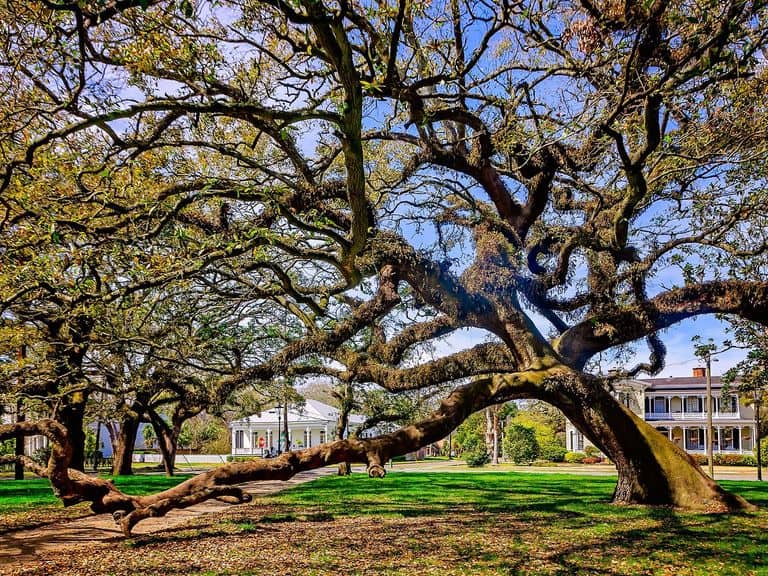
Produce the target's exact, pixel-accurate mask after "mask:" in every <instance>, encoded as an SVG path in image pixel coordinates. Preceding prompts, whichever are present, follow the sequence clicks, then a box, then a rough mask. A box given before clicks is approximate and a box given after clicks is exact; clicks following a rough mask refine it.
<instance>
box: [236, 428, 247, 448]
mask: <svg viewBox="0 0 768 576" xmlns="http://www.w3.org/2000/svg"><path fill="white" fill-rule="evenodd" d="M244 439H245V432H244V431H243V430H235V448H242V447H243V444H244Z"/></svg>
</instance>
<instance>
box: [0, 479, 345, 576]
mask: <svg viewBox="0 0 768 576" xmlns="http://www.w3.org/2000/svg"><path fill="white" fill-rule="evenodd" d="M335 472H336V468H335V467H329V468H320V469H318V470H310V471H308V472H302V473H300V474H297V475H296V476H294V477H293V478H291V479H290V480H288V481H285V482H283V481H282V480H269V481H264V482H249V483H246V484H242V488H244V489H245V491H246V492H248V493H249V494H252V495H254V496H259V495H263V494H270V493H272V492H278V491H280V490H284V489H285V488H288V487H290V486H293V485H295V484H301V483H302V482H308V481H310V480H313V479H315V478H317V477H318V476H323V475H325V474H331V473H335ZM231 507H232V505H231V504H225V503H223V502H219V501H218V500H207V501H205V502H202V503H200V504H197V505H195V506H190V507H189V508H185V509H182V510H172V511H171V512H169V513H168V514H167V515H166V516H164V517H162V518H147V519H146V520H144V521H142V522H139V524H137V525H136V527H135V528H134V529H133V533H134V534H150V533H152V532H158V531H160V530H166V529H168V528H173V527H175V526H178V525H180V524H183V523H185V522H187V521H189V520H191V519H193V518H197V517H198V516H201V515H203V514H210V513H211V512H220V511H223V510H226V509H228V508H231ZM122 536H123V533H122V532H121V531H120V529H119V528H118V527H117V525H116V524H115V522H114V521H113V520H112V515H111V514H99V515H94V516H86V517H85V518H78V519H76V520H71V521H68V522H59V523H56V524H49V525H47V526H42V527H40V528H36V529H34V530H21V531H19V532H10V533H7V534H3V535H2V536H0V574H2V573H3V572H4V568H18V567H20V566H21V565H23V564H28V563H32V562H35V561H37V560H38V555H39V554H42V553H46V552H57V551H58V552H61V551H63V550H66V549H69V548H72V547H76V546H77V545H79V544H84V543H89V544H90V543H94V542H105V541H107V540H112V539H115V538H122Z"/></svg>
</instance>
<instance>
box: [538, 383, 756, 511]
mask: <svg viewBox="0 0 768 576" xmlns="http://www.w3.org/2000/svg"><path fill="white" fill-rule="evenodd" d="M542 388H544V389H546V390H547V392H546V393H545V394H544V395H543V396H542V397H541V399H542V400H546V401H548V402H550V403H551V404H553V405H555V406H557V407H558V408H560V409H561V410H562V411H563V413H564V414H565V415H566V417H567V418H568V419H569V420H570V421H571V422H572V423H573V424H574V426H576V428H578V429H579V430H580V431H581V432H582V433H583V434H584V435H585V436H587V438H589V439H590V441H591V442H592V443H593V444H595V446H597V447H598V448H600V450H602V451H603V453H605V454H606V455H607V456H608V457H609V458H610V459H611V460H612V461H613V462H614V463H615V465H616V469H617V471H618V474H619V478H618V482H617V485H616V490H615V492H614V496H613V500H614V502H616V503H628V504H655V505H660V504H662V505H672V506H679V507H683V508H687V509H694V510H705V511H726V510H733V509H739V508H744V507H747V506H749V505H748V504H747V503H746V502H745V501H744V500H743V499H741V498H739V497H737V496H735V495H733V494H730V493H729V492H726V491H725V490H723V489H722V488H721V487H720V486H718V485H717V484H716V483H715V482H714V481H713V480H712V479H710V478H709V477H707V476H706V475H705V474H704V472H703V471H702V470H701V468H700V467H699V466H698V464H697V463H696V462H695V460H694V459H693V458H691V456H689V455H688V454H687V453H686V452H684V451H683V450H682V449H680V448H679V447H678V446H676V445H674V444H673V443H672V442H670V441H669V440H668V439H667V438H665V437H664V436H663V435H662V434H661V433H659V432H658V431H657V430H656V429H654V428H653V427H652V426H650V425H649V424H647V423H646V422H644V421H643V420H641V419H640V418H639V417H638V416H636V415H635V414H634V413H632V412H631V411H629V410H628V409H627V408H625V407H624V406H622V405H621V404H620V403H619V402H617V401H616V400H615V399H614V398H613V397H612V396H611V394H610V393H609V391H608V390H607V389H606V387H605V385H604V383H603V382H602V381H601V380H600V379H598V378H593V377H590V376H585V375H577V374H575V373H573V374H571V375H570V376H567V377H561V378H559V379H558V381H557V384H556V385H554V386H544V387H542Z"/></svg>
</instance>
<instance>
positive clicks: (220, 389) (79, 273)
mask: <svg viewBox="0 0 768 576" xmlns="http://www.w3.org/2000/svg"><path fill="white" fill-rule="evenodd" d="M766 12H767V10H766V5H765V4H764V3H763V2H758V1H740V0H739V1H736V0H734V1H728V2H714V1H702V2H695V3H671V2H667V1H664V0H656V1H652V2H644V3H626V2H617V1H614V0H600V1H592V0H589V1H588V0H583V1H580V2H545V1H531V2H529V1H522V2H508V1H503V2H486V1H484V0H480V1H478V2H474V1H473V2H467V1H465V0H441V1H418V0H382V1H378V0H377V1H376V2H349V1H347V0H338V1H336V2H323V1H320V0H297V1H295V2H284V1H283V0H264V1H261V2H259V1H251V0H232V1H226V0H219V1H217V2H197V3H193V2H187V1H185V2H181V3H177V2H170V1H163V0H149V1H148V0H143V1H139V0H136V1H132V0H121V1H116V2H101V1H93V2H58V1H48V0H45V1H40V2H35V1H32V2H15V1H10V0H9V1H6V2H2V4H0V22H2V28H1V29H0V34H2V40H3V41H2V43H0V68H1V69H2V74H1V75H0V92H2V94H3V100H2V104H1V108H0V114H1V118H2V121H1V124H0V157H2V163H3V165H2V169H0V214H1V218H0V245H1V247H0V259H1V264H2V269H1V271H0V302H2V310H3V315H2V318H3V327H2V329H3V331H4V335H5V336H6V338H5V341H6V345H7V347H8V349H12V348H13V346H20V345H22V344H28V345H29V346H37V347H38V348H39V349H40V351H41V352H40V354H42V356H43V357H45V358H47V362H48V363H49V364H50V367H51V368H50V370H49V371H48V372H49V376H48V377H47V379H46V380H45V382H46V386H47V387H48V388H47V389H46V394H54V393H55V394H59V395H60V396H61V398H62V402H60V403H59V404H58V405H62V406H68V405H70V404H75V403H76V402H75V400H76V399H75V397H74V395H73V394H74V392H73V391H74V390H76V389H77V390H81V389H82V385H81V384H82V380H83V378H84V377H85V376H84V369H83V366H84V364H83V362H84V358H85V357H86V353H87V352H88V351H91V350H96V349H98V347H99V346H100V344H101V343H100V342H99V341H98V338H97V334H98V330H96V327H97V325H98V323H99V322H100V321H101V319H102V318H104V317H105V316H107V317H108V316H110V315H112V314H114V310H115V309H119V308H120V307H121V306H131V307H132V306H134V305H135V302H136V301H139V302H146V299H147V298H149V297H151V295H152V294H155V293H157V291H161V292H162V293H165V294H169V293H171V294H172V293H182V294H184V295H185V296H184V297H185V298H187V299H189V300H205V301H210V302H213V303H215V304H213V305H215V306H218V307H220V308H219V309H223V310H231V311H232V315H233V317H234V318H242V319H243V321H246V320H247V321H248V322H250V325H251V326H259V327H261V330H262V332H261V335H260V336H261V338H262V340H261V341H260V342H261V345H260V347H259V351H258V353H255V354H247V355H244V356H242V357H241V358H239V359H238V361H237V362H235V363H234V364H233V365H232V367H231V368H232V369H231V370H228V371H227V373H222V374H220V375H218V377H217V378H214V379H213V380H212V381H210V382H209V383H208V384H207V385H206V394H207V395H208V397H209V398H211V399H216V400H218V401H223V400H224V399H226V398H227V397H229V396H230V395H231V394H232V393H233V392H236V391H237V390H239V389H241V388H242V387H243V386H244V385H246V384H252V383H254V382H267V381H270V380H272V379H274V378H275V377H278V376H294V375H310V374H322V375H325V376H328V377H331V378H334V379H337V380H339V381H341V382H359V383H368V384H376V385H378V386H380V387H381V388H382V389H384V390H386V391H388V392H390V393H400V392H405V391H413V390H419V389H429V388H430V387H433V386H437V385H441V384H445V383H451V384H453V385H454V386H453V390H452V391H451V392H450V393H449V394H447V395H446V396H445V398H444V400H443V402H442V404H441V405H440V407H439V408H438V409H437V410H436V411H435V412H434V413H433V414H431V415H430V416H428V417H427V418H424V419H421V420H418V421H416V422H414V423H412V424H410V425H408V426H405V427H403V428H400V429H399V430H397V431H395V432H393V433H391V434H387V435H382V436H380V437H378V438H375V439H366V440H364V439H347V440H339V441H337V442H333V443H329V444H326V445H323V446H320V447H317V448H312V449H308V450H304V451H299V452H294V453H290V454H287V455H285V456H283V457H281V458H279V459H275V460H273V461H270V462H269V463H264V462H249V463H233V464H230V465H228V466H226V467H223V468H220V469H218V470H216V471H213V472H211V473H208V474H207V475H203V476H201V477H198V478H195V479H192V480H190V481H188V482H187V483H185V484H182V485H181V486H180V487H179V488H177V489H174V490H171V491H169V492H167V493H162V494H160V495H155V496H153V497H145V498H133V497H129V496H126V495H124V494H122V493H119V492H118V491H116V490H115V489H114V487H108V486H105V485H104V484H103V483H99V482H96V481H93V480H88V479H84V478H82V477H81V476H79V475H77V474H74V475H72V474H69V473H68V472H67V468H68V464H69V455H68V454H69V452H71V447H69V448H68V446H70V445H71V444H72V442H71V440H70V437H71V438H72V440H74V441H75V444H76V443H77V433H76V432H75V430H74V429H75V428H76V427H77V422H76V419H75V418H64V417H61V410H59V413H58V414H56V419H57V420H58V421H59V422H61V424H60V423H59V422H57V421H55V420H43V421H37V422H27V423H22V424H19V425H16V426H15V427H14V426H9V427H3V428H0V438H5V437H10V435H12V434H15V433H17V432H19V431H23V432H24V433H41V432H42V433H46V434H48V435H49V436H50V437H51V438H52V440H53V441H54V443H55V444H56V445H57V446H58V448H56V449H54V451H53V456H52V459H51V462H50V464H49V467H48V471H47V474H48V475H49V477H51V479H52V482H53V484H54V485H55V486H56V488H57V490H59V492H60V493H61V494H62V496H63V498H64V499H65V501H67V500H69V501H74V500H78V499H89V500H92V501H93V502H94V504H93V506H94V509H95V510H98V511H113V512H116V513H118V516H119V517H120V519H121V522H122V523H123V529H124V530H125V531H126V533H130V529H131V527H132V526H133V525H134V524H135V523H136V522H138V521H140V520H141V519H142V518H145V517H147V516H149V515H158V514H163V513H165V511H167V510H168V509H170V508H172V507H175V506H185V505H189V504H191V503H194V502H196V501H199V500H201V499H204V498H210V497H221V498H225V499H230V500H234V501H242V500H243V499H244V498H245V497H246V496H245V495H244V494H243V493H242V492H240V491H239V490H238V489H236V488H234V487H233V485H234V484H236V483H237V482H240V481H243V480H245V479H248V478H250V479H258V478H268V477H275V478H283V477H288V476H290V475H292V474H294V473H296V472H297V471H299V470H301V469H305V468H308V467H315V466H320V465H323V464H328V463H334V462H340V461H348V460H355V461H362V462H365V463H367V464H368V467H369V472H370V474H371V475H373V476H376V475H382V474H383V473H384V469H383V463H384V462H386V460H387V459H388V458H390V457H391V456H393V455H397V454H401V453H404V452H408V451H410V450H412V449H414V448H417V447H419V446H422V445H425V444H427V443H431V442H434V441H436V440H438V439H440V438H442V437H444V436H446V435H447V434H448V432H449V431H450V430H452V429H453V428H454V427H455V426H457V425H458V424H459V423H460V422H462V421H463V420H464V419H465V418H466V417H467V416H468V415H469V414H471V413H473V412H475V411H477V410H479V409H481V408H484V407H487V406H489V405H493V404H497V403H500V402H503V401H507V400H510V399H516V398H532V399H537V400H543V401H546V402H548V403H551V404H553V405H555V406H557V407H558V408H560V409H561V410H562V411H563V412H564V413H565V414H566V416H567V417H568V418H569V419H570V420H571V421H572V422H573V423H574V425H575V426H577V427H578V428H579V429H580V430H581V431H582V432H584V433H585V434H586V435H587V436H588V437H589V438H590V440H591V441H592V442H593V443H594V444H595V445H596V446H598V447H599V448H600V449H601V450H602V451H603V452H604V453H605V454H607V455H608V456H609V457H610V458H611V460H613V461H614V462H615V463H616V465H617V468H618V471H619V481H618V485H617V489H616V494H615V496H614V497H615V499H616V500H617V501H625V502H646V503H666V504H675V505H679V506H689V507H693V508H705V509H725V508H733V507H739V506H744V505H746V504H745V503H744V502H743V501H740V500H738V499H736V498H735V497H732V496H731V495H729V494H727V493H725V492H724V491H722V490H721V489H720V488H719V487H718V486H717V485H716V484H714V483H713V482H712V481H711V480H709V479H708V478H706V477H705V476H704V475H703V473H701V471H700V470H699V469H698V467H697V466H696V465H695V463H693V462H692V461H691V460H690V459H689V458H688V457H687V456H686V455H685V454H684V453H683V452H682V451H680V450H678V449H676V448H675V447H674V446H672V445H671V444H670V443H668V442H667V441H665V440H664V439H663V438H662V437H661V435H659V434H657V433H656V432H655V431H654V430H653V429H652V428H651V427H650V426H648V425H646V424H644V423H643V422H641V421H639V420H638V419H637V418H636V417H634V416H633V415H632V414H630V413H628V412H627V411H626V410H625V409H624V408H622V407H621V406H620V404H619V403H617V402H616V401H615V400H614V399H613V397H612V396H611V394H610V383H609V382H607V381H606V380H605V379H603V378H601V377H599V376H596V375H592V374H590V373H589V372H588V371H587V367H588V364H589V361H590V359H592V358H594V357H595V356H596V355H597V354H599V353H602V352H606V351H613V350H616V349H618V348H620V347H623V346H627V345H632V344H634V343H637V342H640V343H643V342H645V343H646V344H647V346H648V349H649V354H648V361H647V362H643V363H642V364H640V365H638V366H635V367H630V368H628V370H627V371H626V374H625V375H635V374H637V373H639V372H640V371H645V372H648V373H655V372H657V371H658V370H659V369H660V368H661V367H662V366H663V364H664V360H665V355H666V351H665V348H664V345H663V342H662V339H661V337H660V334H661V333H662V332H663V331H664V330H665V329H667V328H670V327H672V326H674V325H675V324H676V323H678V322H680V321H682V320H684V319H686V318H690V317H694V316H697V315H701V314H711V313H724V314H733V315H737V316H739V317H742V318H745V319H749V320H752V321H756V322H759V323H766V322H768V279H767V278H766V276H765V255H766V247H767V246H768V244H767V241H768V237H766V233H767V232H766V230H768V228H767V227H766V226H765V223H766V216H767V212H766V211H767V210H768V208H766V207H768V202H767V201H766V200H768V198H766V187H765V184H766V176H767V175H766V173H765V159H766V152H768V138H767V137H766V136H768V115H766V104H767V102H766V94H768V89H767V88H768V86H767V84H768V69H767V68H766V57H765V53H766V46H767V45H768V27H767V26H766V22H768V19H767V18H766V16H767V14H766ZM676 270H679V272H676ZM131 302H134V304H132V303H131ZM238 325H239V324H238V323H235V325H234V326H238ZM466 328H475V329H479V330H482V331H484V332H485V333H486V334H487V338H486V339H485V340H484V341H483V342H479V343H477V344H475V345H474V346H471V347H469V348H467V349H460V350H455V351H452V352H450V353H447V354H445V355H442V356H434V355H430V354H429V353H427V349H428V348H429V345H430V344H434V343H435V342H436V341H439V340H440V339H441V338H445V337H448V336H450V335H451V334H454V333H457V332H459V331H461V330H463V329H466ZM235 339H237V338H235ZM230 352H232V348H230ZM205 361H206V362H208V360H207V359H206V360H205ZM62 424H64V425H63V426H62ZM673 472H674V473H673Z"/></svg>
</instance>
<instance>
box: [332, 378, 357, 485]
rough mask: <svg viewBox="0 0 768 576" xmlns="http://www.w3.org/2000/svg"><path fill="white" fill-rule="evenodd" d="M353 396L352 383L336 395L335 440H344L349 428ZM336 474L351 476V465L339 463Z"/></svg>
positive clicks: (347, 384) (348, 383)
mask: <svg viewBox="0 0 768 576" xmlns="http://www.w3.org/2000/svg"><path fill="white" fill-rule="evenodd" d="M353 394H354V391H353V389H352V383H351V382H346V383H345V384H344V388H343V390H342V392H341V393H340V394H338V395H337V399H338V400H339V417H338V418H337V419H336V440H344V435H345V433H346V431H347V427H348V426H349V414H350V412H351V411H352V402H353V398H354V397H353ZM338 474H339V476H349V475H350V474H352V465H351V464H350V463H349V462H340V463H339V470H338Z"/></svg>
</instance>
